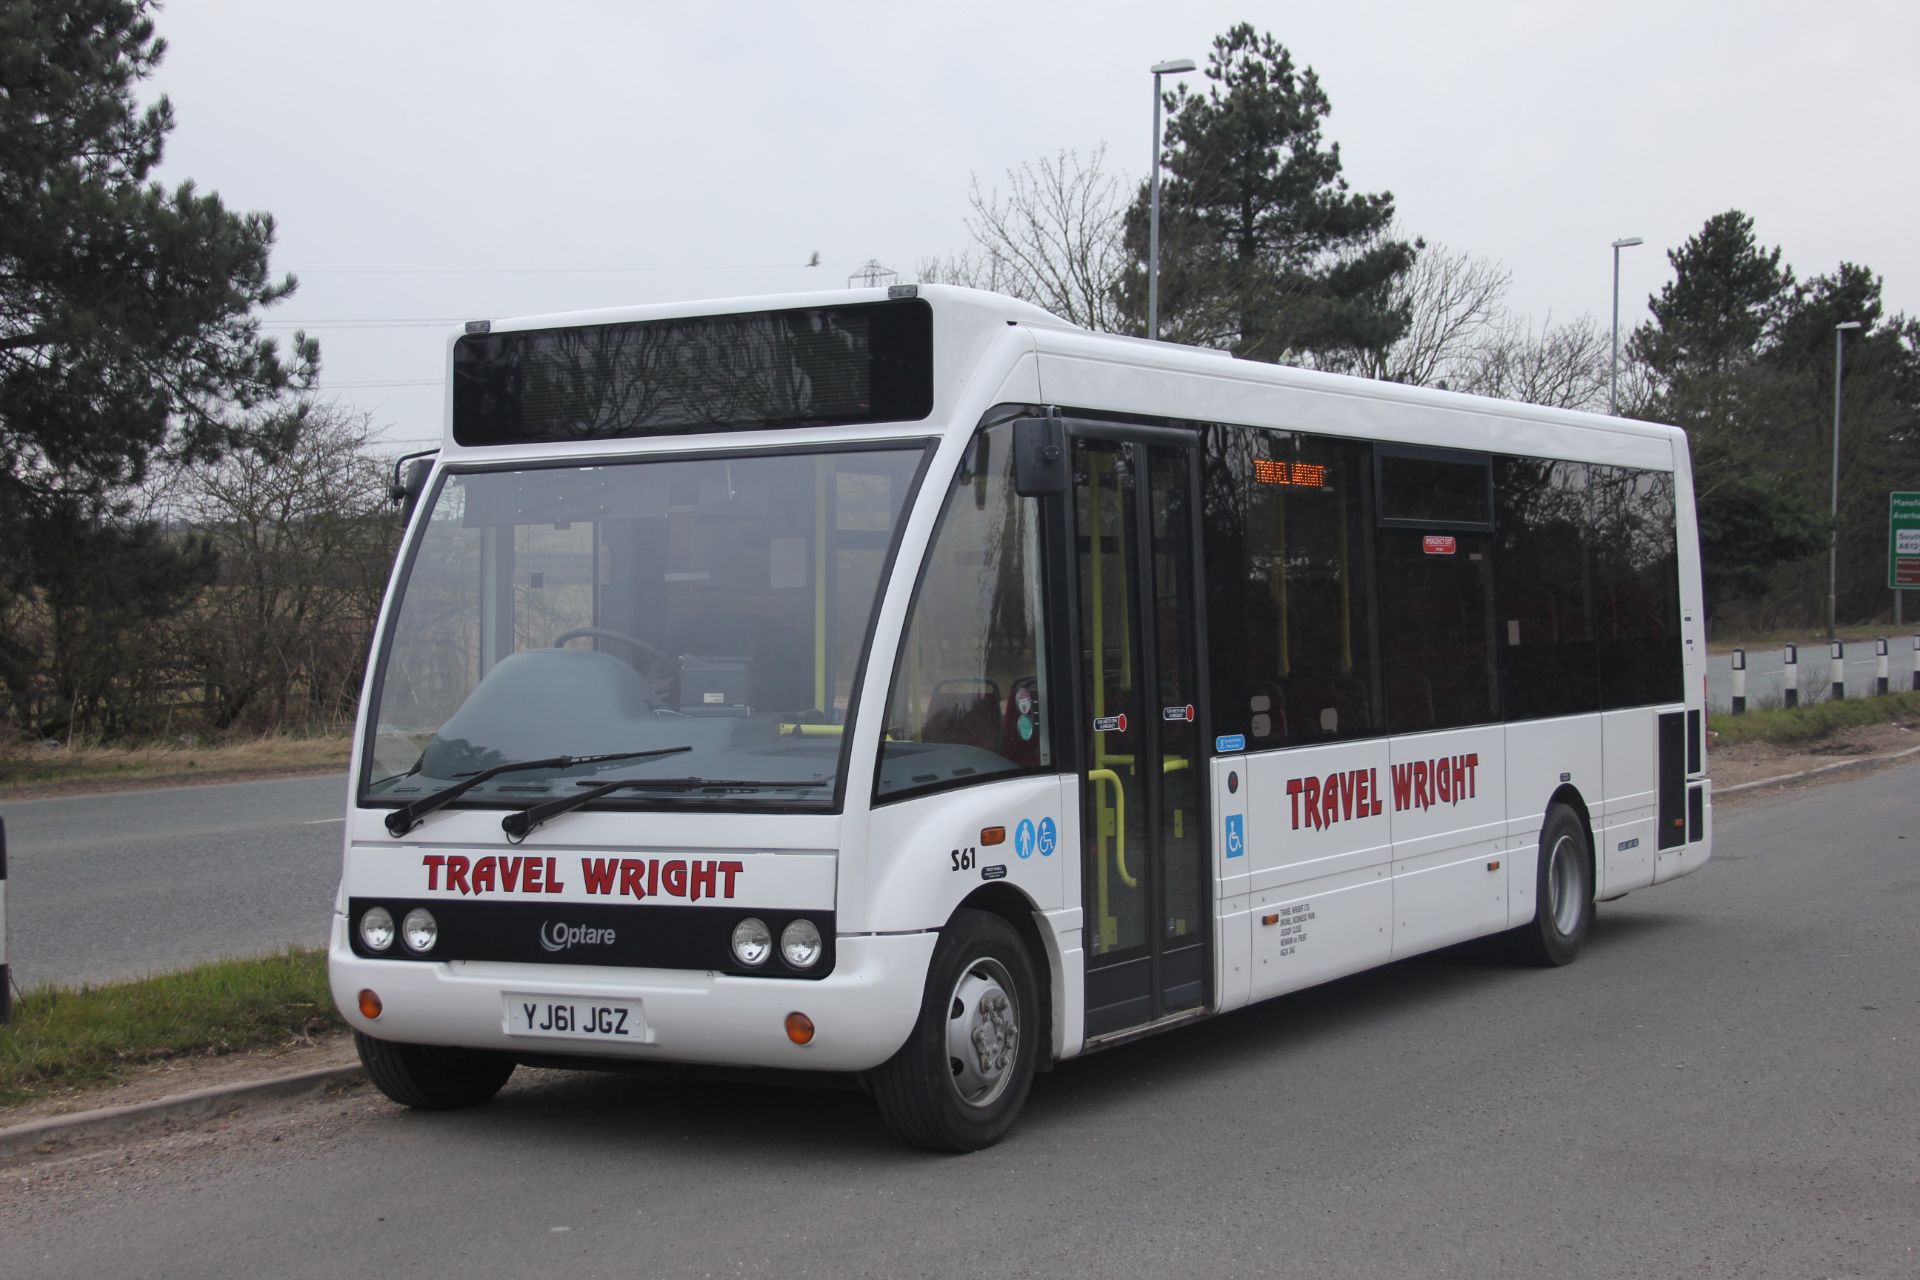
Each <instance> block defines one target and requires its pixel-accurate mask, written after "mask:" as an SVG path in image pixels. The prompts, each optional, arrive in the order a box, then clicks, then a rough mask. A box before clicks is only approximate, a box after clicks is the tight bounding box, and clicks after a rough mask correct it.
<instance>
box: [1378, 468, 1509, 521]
mask: <svg viewBox="0 0 1920 1280" xmlns="http://www.w3.org/2000/svg"><path fill="white" fill-rule="evenodd" d="M1380 515H1381V518H1382V519H1386V520H1417V521H1421V522H1423V523H1463V524H1482V525H1483V524H1486V523H1487V521H1488V514H1487V462H1486V458H1485V457H1484V456H1476V455H1464V456H1462V457H1459V458H1446V457H1441V456H1435V455H1430V454H1426V453H1419V454H1402V453H1382V454H1381V455H1380Z"/></svg>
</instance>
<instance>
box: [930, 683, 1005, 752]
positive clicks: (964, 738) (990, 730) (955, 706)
mask: <svg viewBox="0 0 1920 1280" xmlns="http://www.w3.org/2000/svg"><path fill="white" fill-rule="evenodd" d="M920 736H921V740H922V741H925V742H947V743H952V744H954V745H956V746H963V747H979V748H980V749H981V750H982V751H992V752H996V753H998V751H999V749H1000V686H999V685H997V684H995V683H994V682H993V681H992V680H988V679H986V678H984V677H981V676H960V677H958V678H956V679H952V680H942V681H941V682H940V683H938V684H936V685H935V686H933V692H932V693H931V694H930V695H928V697H927V718H926V722H925V724H924V725H923V726H922V728H921V733H920Z"/></svg>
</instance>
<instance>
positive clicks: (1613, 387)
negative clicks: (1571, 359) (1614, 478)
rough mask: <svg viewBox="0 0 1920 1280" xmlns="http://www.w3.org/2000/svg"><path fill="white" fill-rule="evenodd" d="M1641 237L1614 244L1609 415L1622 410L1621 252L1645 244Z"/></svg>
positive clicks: (1608, 370) (1608, 371)
mask: <svg viewBox="0 0 1920 1280" xmlns="http://www.w3.org/2000/svg"><path fill="white" fill-rule="evenodd" d="M1645 243H1646V241H1645V240H1642V239H1641V238H1640V237H1639V236H1628V237H1627V238H1626V239H1624V240H1615V241H1614V242H1613V359H1612V360H1611V361H1610V362H1609V363H1608V365H1607V413H1608V414H1613V413H1617V412H1618V411H1619V408H1620V251H1621V250H1622V249H1631V248H1633V246H1635V245H1637V244H1645Z"/></svg>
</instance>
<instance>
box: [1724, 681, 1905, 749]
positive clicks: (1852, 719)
mask: <svg viewBox="0 0 1920 1280" xmlns="http://www.w3.org/2000/svg"><path fill="white" fill-rule="evenodd" d="M1915 720H1920V693H1914V692H1911V691H1909V692H1906V693H1890V694H1888V695H1887V696H1886V697H1884V698H1848V699H1847V700H1845V701H1844V702H1820V703H1816V704H1814V705H1813V706H1800V707H1780V708H1777V709H1774V710H1769V711H1749V712H1748V713H1747V714H1745V715H1743V716H1736V715H1729V714H1727V713H1726V712H1724V711H1716V712H1715V713H1714V715H1713V720H1712V724H1713V731H1714V733H1715V734H1717V735H1718V740H1719V741H1720V742H1721V743H1734V742H1775V743H1781V744H1785V745H1792V744H1800V743H1808V742H1818V741H1819V740H1820V739H1822V738H1825V737H1827V736H1828V735H1830V734H1832V733H1834V732H1835V731H1837V730H1840V729H1846V728H1851V727H1852V726H1854V725H1862V724H1901V723H1908V722H1912V721H1915Z"/></svg>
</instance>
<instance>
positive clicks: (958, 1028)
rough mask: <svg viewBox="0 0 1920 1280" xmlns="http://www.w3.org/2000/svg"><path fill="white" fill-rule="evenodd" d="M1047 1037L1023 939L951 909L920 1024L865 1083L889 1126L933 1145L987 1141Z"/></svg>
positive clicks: (1008, 1116)
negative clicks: (1044, 1035)
mask: <svg viewBox="0 0 1920 1280" xmlns="http://www.w3.org/2000/svg"><path fill="white" fill-rule="evenodd" d="M1042 1034H1044V1029H1043V1028H1042V1026H1041V1023H1040V1002H1039V997H1038V995H1037V993H1036V988H1035V985H1034V976H1033V962H1032V960H1031V959H1030V958H1029V957H1028V955H1027V949H1026V946H1025V945H1024V944H1023V943H1022V942H1021V941H1020V935H1019V934H1017V933H1015V932H1014V930H1013V926H1011V925H1009V924H1008V923H1007V922H1006V921H1005V920H1003V919H1001V918H1000V917H999V916H996V915H990V914H988V913H986V912H984V911H960V912H957V913H955V915H954V918H953V920H952V921H951V923H949V924H948V926H947V928H946V929H945V930H944V931H943V932H942V933H941V934H940V942H939V945H937V946H936V947H935V948H934V951H933V962H932V964H931V965H929V966H928V972H927V988H926V993H925V995H924V996H923V997H922V999H921V1005H920V1019H919V1021H918V1022H916V1023H915V1024H914V1027H913V1031H912V1033H911V1034H910V1035H908V1037H907V1042H906V1044H904V1045H902V1046H901V1047H900V1051H899V1052H898V1053H896V1054H894V1055H893V1057H891V1058H889V1059H888V1060H887V1061H886V1062H885V1063H883V1064H882V1065H881V1066H879V1067H877V1068H876V1069H875V1070H874V1071H873V1073H872V1075H871V1077H870V1080H869V1083H870V1085H871V1086H872V1089H873V1096H874V1100H875V1101H876V1102H878V1103H879V1104H880V1114H881V1116H882V1118H884V1119H885V1120H886V1122H887V1127H888V1128H890V1129H892V1130H893V1131H894V1133H896V1134H898V1135H899V1136H900V1137H901V1138H903V1139H905V1140H906V1141H907V1142H910V1143H912V1144H913V1145H914V1146H916V1147H921V1148H923V1149H925V1150H928V1151H977V1150H979V1149H980V1148H982V1147H986V1146H991V1145H992V1144H993V1143H995V1142H997V1141H999V1140H1000V1138H1001V1137H1002V1135H1004V1134H1005V1133H1006V1132H1007V1130H1008V1129H1010V1128H1012V1127H1013V1121H1014V1117H1016V1116H1017V1115H1019V1114H1020V1108H1021V1106H1022V1105H1024V1104H1025V1102H1026V1100H1027V1090H1028V1089H1029V1088H1030V1087H1031V1086H1032V1084H1033V1068H1034V1059H1035V1055H1036V1054H1037V1053H1038V1052H1039V1038H1040V1036H1041V1035H1042Z"/></svg>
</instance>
